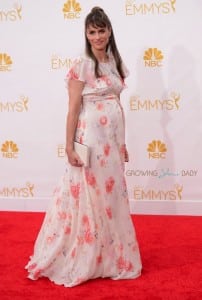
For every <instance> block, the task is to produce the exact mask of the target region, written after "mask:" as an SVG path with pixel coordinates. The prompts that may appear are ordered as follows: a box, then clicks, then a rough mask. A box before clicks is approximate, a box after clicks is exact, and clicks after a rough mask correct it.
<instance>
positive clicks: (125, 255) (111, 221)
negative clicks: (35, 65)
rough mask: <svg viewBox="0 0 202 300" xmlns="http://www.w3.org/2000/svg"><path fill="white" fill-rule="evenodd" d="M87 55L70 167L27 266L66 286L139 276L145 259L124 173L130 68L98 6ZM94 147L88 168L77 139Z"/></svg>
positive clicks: (80, 70) (80, 65)
mask: <svg viewBox="0 0 202 300" xmlns="http://www.w3.org/2000/svg"><path fill="white" fill-rule="evenodd" d="M85 38H86V54H85V55H84V56H81V57H80V58H79V59H77V60H76V61H75V63H74V65H73V67H72V68H71V69H70V71H69V73H68V80H67V81H68V92H69V110H68V115H67V137H66V152H67V157H68V163H67V164H68V165H67V168H66V173H65V175H64V176H63V178H62V182H61V184H60V185H59V186H58V188H57V189H56V191H55V195H54V198H53V203H52V204H51V206H50V208H49V210H48V211H47V213H46V216H45V219H44V222H43V225H42V227H41V230H40V232H39V235H38V237H37V240H36V243H35V247H34V254H33V256H32V257H31V260H30V262H29V263H28V265H27V266H26V268H27V269H28V272H29V276H28V277H29V278H30V279H38V278H39V277H43V276H44V277H48V278H49V279H50V280H52V281H54V282H55V283H56V284H63V285H64V286H66V287H71V286H75V285H78V284H80V283H82V282H84V281H87V280H89V279H92V278H97V277H110V278H112V279H129V278H136V277H138V276H140V274H141V259H140V254H139V248H138V243H137V241H136V237H135V232H134V227H133V224H132V220H131V217H130V211H129V204H128V195H127V189H126V183H125V178H124V161H127V160H128V154H127V150H126V147H125V141H124V115H123V110H122V107H121V104H120V100H119V96H120V93H121V91H122V90H123V88H124V78H125V76H126V75H127V71H126V69H125V67H124V65H123V63H122V60H121V57H120V55H119V52H118V50H117V47H116V43H115V39H114V34H113V30H112V26H111V23H110V20H109V18H108V17H107V15H106V14H105V12H104V11H103V10H102V9H101V8H99V7H94V8H93V9H92V11H91V12H90V13H89V14H88V15H87V17H86V20H85ZM75 140H76V141H77V142H80V143H82V144H86V145H87V146H88V147H89V148H90V151H91V153H90V166H89V167H85V166H84V165H83V162H82V160H81V158H80V157H79V155H78V154H77V153H76V151H75V149H74V141H75Z"/></svg>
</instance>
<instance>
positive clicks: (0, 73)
mask: <svg viewBox="0 0 202 300" xmlns="http://www.w3.org/2000/svg"><path fill="white" fill-rule="evenodd" d="M93 6H100V7H102V8H103V9H104V10H105V11H106V13H107V14H108V16H109V17H110V19H111V21H112V25H113V29H114V32H115V36H116V41H117V45H118V48H119V51H120V53H121V55H122V58H123V60H124V61H125V64H126V65H127V66H128V69H129V71H130V75H129V77H128V78H127V80H126V84H127V87H128V88H127V89H126V90H124V92H123V93H122V97H121V102H122V105H123V107H124V110H125V115H126V143H127V146H128V151H129V156H130V161H129V163H126V165H125V175H126V180H127V184H128V191H129V198H130V203H131V204H132V206H131V207H132V212H133V211H135V207H139V206H138V205H141V207H142V212H144V211H146V210H147V208H148V207H149V205H150V203H155V207H156V212H159V213H166V209H167V205H172V207H174V208H175V207H177V205H178V204H179V203H180V205H188V206H189V207H190V214H191V213H192V212H193V208H194V207H197V211H198V209H199V208H202V158H201V156H202V80H201V77H202V71H201V70H202V41H201V37H200V29H201V28H202V18H201V12H202V1H199V0H193V1H184V0H116V1H108V0H100V1H96V0H88V1H86V0H80V1H77V0H68V1H65V0H57V1H56V0H55V1H54V0H53V1H49V0H43V1H39V0H38V1H37V0H36V1H34V0H29V1H27V0H26V1H25V0H21V1H20V0H19V1H11V0H5V1H0V209H2V210H7V209H8V210H25V211H26V210H34V211H37V210H44V209H45V208H46V206H47V204H48V201H49V200H50V198H51V196H52V193H53V190H54V188H55V186H57V182H58V180H59V179H60V177H61V175H62V174H63V172H64V169H65V158H64V154H65V152H64V143H65V121H66V113H67V108H68V96H67V90H66V86H65V77H66V74H67V72H68V70H69V68H70V67H71V66H72V63H73V60H74V58H75V57H77V56H78V55H79V54H81V53H82V52H83V51H84V47H85V42H84V19H85V16H86V15H87V14H88V13H89V11H90V10H91V8H92V7H93ZM95 142H96V141H95ZM140 203H141V204H140ZM133 204H135V205H134V206H133ZM133 208H134V210H133ZM158 208H159V210H158ZM201 212H202V209H201Z"/></svg>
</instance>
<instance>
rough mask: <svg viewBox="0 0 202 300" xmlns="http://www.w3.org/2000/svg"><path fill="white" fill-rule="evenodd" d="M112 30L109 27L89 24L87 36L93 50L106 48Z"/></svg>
mask: <svg viewBox="0 0 202 300" xmlns="http://www.w3.org/2000/svg"><path fill="white" fill-rule="evenodd" d="M110 35H111V30H110V29H108V28H107V27H94V26H92V25H89V26H88V27H87V30H86V37H87V39H88V41H89V43H90V45H91V48H92V50H97V51H100V50H105V49H106V47H107V44H108V42H109V37H110Z"/></svg>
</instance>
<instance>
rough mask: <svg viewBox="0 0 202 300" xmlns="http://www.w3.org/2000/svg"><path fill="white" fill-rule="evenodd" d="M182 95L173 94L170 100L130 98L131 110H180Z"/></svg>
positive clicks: (169, 97)
mask: <svg viewBox="0 0 202 300" xmlns="http://www.w3.org/2000/svg"><path fill="white" fill-rule="evenodd" d="M179 101H180V94H179V93H177V92H171V93H170V95H169V96H168V99H155V100H151V99H145V100H144V99H140V97H139V96H131V97H130V102H129V103H130V110H132V111H139V110H144V111H152V110H157V111H158V110H178V109H179Z"/></svg>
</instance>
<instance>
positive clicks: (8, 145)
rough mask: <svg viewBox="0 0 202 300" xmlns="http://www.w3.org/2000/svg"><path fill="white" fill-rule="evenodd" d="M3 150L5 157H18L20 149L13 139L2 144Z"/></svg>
mask: <svg viewBox="0 0 202 300" xmlns="http://www.w3.org/2000/svg"><path fill="white" fill-rule="evenodd" d="M1 152H2V154H3V157H5V158H17V154H18V152H19V149H18V147H17V145H16V144H15V143H14V142H13V141H5V142H4V143H3V144H2V146H1Z"/></svg>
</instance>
